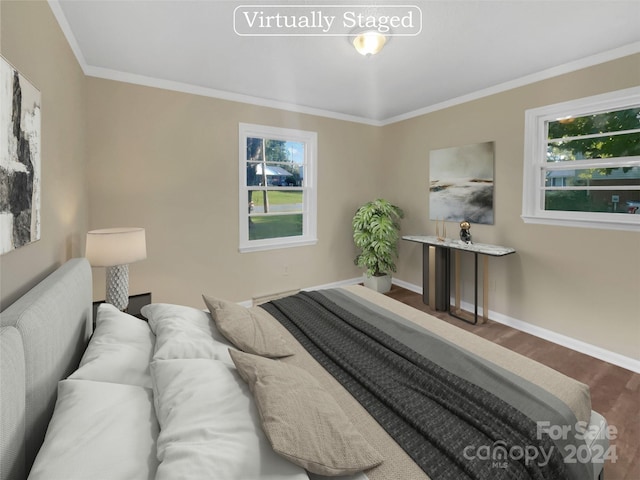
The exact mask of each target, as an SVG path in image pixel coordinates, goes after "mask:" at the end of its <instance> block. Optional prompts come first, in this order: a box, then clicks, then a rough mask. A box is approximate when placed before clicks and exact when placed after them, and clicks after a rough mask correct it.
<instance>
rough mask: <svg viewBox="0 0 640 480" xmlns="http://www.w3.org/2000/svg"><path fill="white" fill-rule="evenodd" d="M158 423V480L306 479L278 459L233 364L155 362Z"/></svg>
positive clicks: (152, 368) (302, 470)
mask: <svg viewBox="0 0 640 480" xmlns="http://www.w3.org/2000/svg"><path fill="white" fill-rule="evenodd" d="M151 376H152V378H153V383H154V401H155V402H156V412H157V416H158V422H159V423H160V427H161V433H160V436H159V437H158V459H159V460H160V461H161V464H160V466H159V467H158V476H157V477H156V480H172V479H175V478H180V479H181V480H190V479H193V480H201V479H203V478H219V479H224V480H258V479H261V480H276V479H279V480H294V479H295V480H308V477H307V475H306V473H305V471H304V469H302V468H300V467H299V466H296V465H294V464H293V463H290V462H288V461H287V460H285V459H284V458H282V457H281V456H279V455H277V454H276V453H275V452H274V451H273V449H272V448H271V445H270V444H269V442H268V440H267V439H266V438H265V436H264V433H263V432H262V429H261V427H260V420H259V417H258V412H257V410H256V408H255V406H254V403H253V399H252V397H251V394H250V392H249V389H248V388H247V386H246V385H245V383H244V382H243V381H242V379H241V378H240V377H239V376H238V375H237V374H236V372H235V369H234V367H233V366H230V365H227V364H225V363H223V362H220V361H216V360H207V359H189V360H155V361H154V362H153V363H152V364H151Z"/></svg>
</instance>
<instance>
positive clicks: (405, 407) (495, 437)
mask: <svg viewBox="0 0 640 480" xmlns="http://www.w3.org/2000/svg"><path fill="white" fill-rule="evenodd" d="M262 307H263V308H264V309H265V310H266V311H267V312H269V313H270V314H271V315H272V316H273V317H274V318H276V319H277V320H278V321H279V322H280V323H282V325H283V326H284V327H285V328H287V330H289V332H291V334H292V335H293V336H294V337H295V338H296V339H297V340H298V341H299V342H300V343H301V344H302V345H303V346H304V348H305V349H306V350H307V351H308V352H309V353H310V354H311V355H312V356H313V357H314V358H315V359H316V360H317V361H318V362H319V363H320V364H321V365H322V366H323V367H324V368H325V369H326V370H327V371H328V372H330V373H331V374H332V375H333V376H334V377H335V378H336V379H337V380H338V381H339V382H340V383H341V384H342V385H343V386H344V387H345V389H346V390H347V391H349V392H350V393H351V395H353V397H355V398H356V399H357V400H358V401H359V402H360V403H361V404H362V405H363V407H364V408H365V409H366V410H367V411H368V412H369V413H370V414H371V415H372V416H373V417H374V418H375V419H376V421H377V422H378V423H379V424H380V425H381V426H382V427H383V428H384V429H385V430H386V431H387V432H388V433H389V435H390V436H391V437H392V438H393V439H394V440H395V441H396V442H397V443H398V444H399V445H400V446H401V447H402V448H403V449H404V450H405V451H406V452H407V454H408V455H409V456H410V457H411V458H412V459H413V460H414V461H415V462H416V463H417V464H418V465H419V466H420V467H421V468H422V469H423V470H424V471H425V473H426V474H427V475H428V476H429V477H430V478H432V479H433V480H440V479H452V480H460V479H482V480H485V479H486V480H495V479H535V480H537V479H564V478H569V476H568V472H567V471H566V469H565V464H564V462H563V458H562V455H561V454H560V451H559V450H558V449H557V448H555V447H554V443H553V442H552V441H551V440H550V439H549V438H548V436H547V435H546V434H542V435H541V434H540V432H539V431H538V429H537V425H536V422H535V421H534V420H532V419H530V418H529V417H527V416H526V415H524V414H523V413H522V412H520V411H519V410H518V409H516V408H514V407H513V406H511V405H509V404H508V403H506V402H504V401H503V400H501V399H500V398H498V397H496V396H495V395H493V394H492V393H491V392H488V391H486V390H484V389H483V388H481V387H480V386H477V385H474V384H473V383H471V382H469V381H467V380H465V379H463V378H460V377H458V376H456V375H453V374H452V373H450V372H449V371H447V370H445V369H443V368H441V367H440V366H438V365H437V364H436V363H434V362H432V361H430V360H428V359H426V358H425V357H424V356H422V355H420V354H418V353H417V352H415V351H414V350H413V349H411V348H409V347H407V346H405V345H404V344H402V343H400V342H398V341H397V340H395V339H394V338H393V337H391V336H389V335H387V334H386V333H384V332H382V331H381V330H380V329H378V328H376V327H375V326H373V325H371V324H370V323H368V322H366V321H364V320H362V319H360V318H358V317H357V316H355V315H353V314H352V313H351V312H349V311H348V310H347V309H345V308H343V307H342V306H340V305H338V304H336V303H334V302H332V301H331V300H330V299H329V298H328V297H327V296H325V295H323V294H322V293H321V292H302V293H299V294H297V295H293V296H290V297H286V298H283V299H279V300H274V301H272V302H269V303H267V304H264V305H262ZM470 446H472V447H473V448H475V449H476V450H474V449H473V448H472V449H470V448H469V447H470ZM482 446H485V447H488V448H493V452H495V451H496V447H497V446H499V447H501V448H502V447H504V448H503V449H500V451H503V452H530V453H532V450H531V449H536V451H537V454H536V458H535V459H531V457H529V460H528V461H527V456H526V455H525V456H523V457H521V458H517V457H518V455H501V456H498V457H496V456H495V454H494V455H492V457H491V458H486V456H482V455H473V453H474V452H477V448H478V447H482ZM470 454H471V455H470ZM543 460H544V461H543Z"/></svg>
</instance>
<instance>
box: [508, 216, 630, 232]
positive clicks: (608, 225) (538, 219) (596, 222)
mask: <svg viewBox="0 0 640 480" xmlns="http://www.w3.org/2000/svg"><path fill="white" fill-rule="evenodd" d="M629 217H632V219H629V220H626V221H622V220H616V219H576V218H558V217H546V216H541V215H536V216H533V215H521V216H520V218H522V220H523V221H524V223H532V224H538V225H555V226H560V227H579V228H598V229H605V230H627V231H631V232H640V215H629ZM636 217H637V219H636Z"/></svg>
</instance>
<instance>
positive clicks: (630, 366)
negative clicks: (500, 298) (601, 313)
mask: <svg viewBox="0 0 640 480" xmlns="http://www.w3.org/2000/svg"><path fill="white" fill-rule="evenodd" d="M393 283H394V284H395V285H398V286H399V287H402V288H406V289H407V290H411V291H412V292H415V293H418V294H420V295H422V287H420V286H418V285H415V284H413V283H408V282H405V281H403V280H398V279H395V278H394V279H393ZM451 301H452V303H453V302H454V301H455V299H451ZM460 306H461V307H462V309H463V310H466V311H468V312H472V311H473V304H471V303H469V302H460ZM482 313H483V311H482V307H479V308H478V315H482ZM489 318H490V319H491V320H492V321H494V322H497V323H501V324H503V325H507V326H509V327H512V328H515V329H516V330H520V331H521V332H525V333H529V334H531V335H533V336H535V337H539V338H542V339H544V340H548V341H550V342H552V343H556V344H558V345H561V346H563V347H566V348H570V349H571V350H575V351H576V352H580V353H584V354H586V355H590V356H592V357H594V358H597V359H599V360H603V361H605V362H609V363H612V364H613V365H617V366H619V367H622V368H626V369H627V370H631V371H632V372H636V373H640V360H636V359H634V358H630V357H627V356H625V355H621V354H619V353H616V352H612V351H611V350H607V349H604V348H602V347H598V346H596V345H592V344H590V343H586V342H583V341H581V340H576V339H575V338H571V337H568V336H567V335H563V334H561V333H557V332H554V331H551V330H547V329H546V328H542V327H538V326H536V325H533V324H531V323H528V322H525V321H522V320H518V319H516V318H512V317H509V316H507V315H504V314H502V313H499V312H494V311H493V310H491V309H489Z"/></svg>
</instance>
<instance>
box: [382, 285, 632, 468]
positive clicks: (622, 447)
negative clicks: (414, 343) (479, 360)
mask: <svg viewBox="0 0 640 480" xmlns="http://www.w3.org/2000/svg"><path fill="white" fill-rule="evenodd" d="M387 295H389V296H390V297H392V298H395V299H396V300H398V301H400V302H402V303H406V304H407V305H411V306H412V307H415V308H417V309H419V310H422V311H424V312H427V313H429V314H431V315H433V316H435V317H438V318H440V319H442V320H443V321H445V322H448V323H450V324H452V325H455V326H457V327H460V328H463V329H465V330H468V331H470V332H473V333H474V334H476V335H478V336H480V337H483V338H486V339H487V340H490V341H492V342H494V343H497V344H499V345H502V346H503V347H506V348H509V349H510V350H513V351H515V352H518V353H520V354H522V355H525V356H527V357H529V358H532V359H534V360H536V361H538V362H540V363H543V364H545V365H547V366H549V367H551V368H553V369H555V370H558V371H559V372H562V373H564V374H565V375H567V376H569V377H572V378H575V379H576V380H579V381H581V382H583V383H586V384H587V385H589V388H590V389H591V402H592V408H593V410H595V411H596V412H598V413H600V414H601V415H603V416H604V417H605V418H606V419H607V422H608V423H609V425H612V426H615V428H616V429H617V437H616V438H615V439H612V440H611V444H612V445H613V446H614V447H615V453H616V454H617V456H618V459H617V461H616V462H611V463H609V462H607V464H606V465H605V470H604V473H605V477H604V478H605V480H640V374H637V373H634V372H631V371H629V370H626V369H624V368H620V367H617V366H615V365H612V364H610V363H607V362H604V361H602V360H598V359H596V358H593V357H590V356H588V355H584V354H582V353H579V352H576V351H574V350H570V349H568V348H565V347H562V346H560V345H557V344H555V343H551V342H548V341H546V340H543V339H541V338H538V337H534V336H533V335H529V334H527V333H524V332H521V331H519V330H515V329H513V328H511V327H507V326H506V325H502V324H500V323H496V322H492V321H489V322H487V323H486V324H483V325H471V324H468V323H465V322H463V321H461V320H458V319H457V318H454V317H452V316H450V315H448V314H447V313H445V312H436V311H434V310H431V309H430V308H429V306H428V305H425V304H424V303H422V296H421V295H418V294H417V293H414V292H411V291H409V290H406V289H404V288H401V287H398V286H396V285H394V286H393V288H392V289H391V292H389V293H388V294H387Z"/></svg>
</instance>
